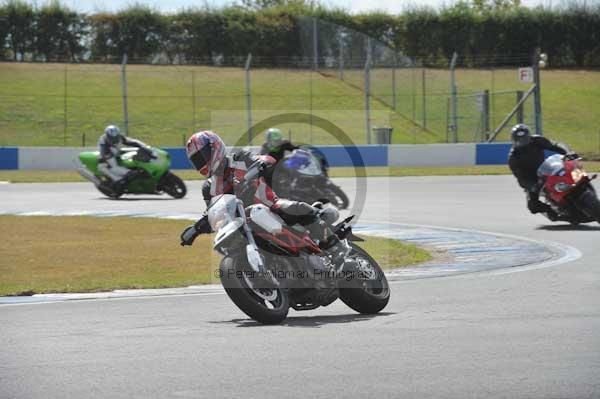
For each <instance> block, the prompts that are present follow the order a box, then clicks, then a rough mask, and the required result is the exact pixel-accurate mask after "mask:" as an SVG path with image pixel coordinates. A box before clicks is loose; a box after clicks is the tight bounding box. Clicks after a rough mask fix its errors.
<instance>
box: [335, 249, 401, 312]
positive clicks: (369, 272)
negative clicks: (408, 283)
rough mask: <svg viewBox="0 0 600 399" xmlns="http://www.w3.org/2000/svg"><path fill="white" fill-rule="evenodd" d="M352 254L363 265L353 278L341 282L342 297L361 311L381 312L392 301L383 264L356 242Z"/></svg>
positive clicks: (353, 307) (349, 304)
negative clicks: (380, 264) (382, 267)
mask: <svg viewBox="0 0 600 399" xmlns="http://www.w3.org/2000/svg"><path fill="white" fill-rule="evenodd" d="M350 256H351V257H354V258H355V259H356V260H357V261H358V262H359V264H360V266H361V267H360V268H359V270H357V271H356V272H357V273H356V274H355V276H354V277H353V278H352V279H349V280H345V281H344V282H343V284H340V299H341V300H342V302H344V303H345V304H346V305H348V307H350V308H351V309H353V310H355V311H357V312H359V313H366V314H373V313H378V312H381V311H382V310H383V308H385V307H386V306H387V304H388V302H389V301H390V286H389V284H388V281H387V278H386V277H385V274H384V273H383V270H382V269H381V266H379V264H378V263H377V261H376V260H375V259H373V258H372V257H371V255H369V254H368V253H367V252H366V251H365V250H363V249H362V248H360V247H359V246H357V245H355V244H352V253H351V254H350Z"/></svg>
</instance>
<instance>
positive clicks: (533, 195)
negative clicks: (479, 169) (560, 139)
mask: <svg viewBox="0 0 600 399" xmlns="http://www.w3.org/2000/svg"><path fill="white" fill-rule="evenodd" d="M511 135H512V142H513V146H512V148H511V150H510V154H509V157H508V165H509V167H510V170H511V171H512V173H513V175H514V176H515V177H516V178H517V181H518V182H519V185H520V186H521V187H522V188H523V189H524V190H525V192H526V193H527V207H528V208H529V211H530V212H531V213H546V214H547V215H548V217H549V218H550V219H556V218H557V215H556V213H555V212H554V211H553V210H552V208H551V207H550V206H549V205H547V204H544V203H543V202H541V201H540V200H539V194H540V190H541V188H542V185H543V182H542V181H540V179H539V177H538V174H537V170H538V168H539V167H540V165H541V164H542V163H543V162H544V159H545V156H544V150H548V151H553V152H557V153H559V154H562V155H565V154H567V153H569V149H568V148H567V147H566V146H565V145H563V144H561V143H557V142H552V141H550V140H548V139H547V138H545V137H542V136H538V135H532V134H531V131H530V129H529V127H528V126H527V125H524V124H517V125H515V126H514V127H513V128H512V134H511ZM574 155H576V154H574Z"/></svg>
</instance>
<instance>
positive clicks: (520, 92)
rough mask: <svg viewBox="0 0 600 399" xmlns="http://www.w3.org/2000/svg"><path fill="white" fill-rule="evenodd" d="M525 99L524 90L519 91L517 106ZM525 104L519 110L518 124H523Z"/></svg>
mask: <svg viewBox="0 0 600 399" xmlns="http://www.w3.org/2000/svg"><path fill="white" fill-rule="evenodd" d="M522 98H523V90H517V104H519V103H521V99H522ZM523 118H524V117H523V104H521V106H519V108H518V109H517V123H523Z"/></svg>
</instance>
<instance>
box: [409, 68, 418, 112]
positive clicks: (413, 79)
mask: <svg viewBox="0 0 600 399" xmlns="http://www.w3.org/2000/svg"><path fill="white" fill-rule="evenodd" d="M416 72H417V68H416V65H414V64H413V65H412V66H411V71H410V78H411V79H410V80H411V82H410V91H411V92H412V120H413V122H417V78H416V74H417V73H416Z"/></svg>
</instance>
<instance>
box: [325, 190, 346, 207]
mask: <svg viewBox="0 0 600 399" xmlns="http://www.w3.org/2000/svg"><path fill="white" fill-rule="evenodd" d="M328 188H329V189H330V190H331V193H332V194H333V198H334V200H335V201H332V202H333V203H337V207H338V208H339V209H347V208H348V205H349V204H350V200H349V199H348V196H347V195H346V193H345V192H344V191H343V190H342V189H341V187H339V186H337V185H335V184H331V185H330V186H329V187H328Z"/></svg>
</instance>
